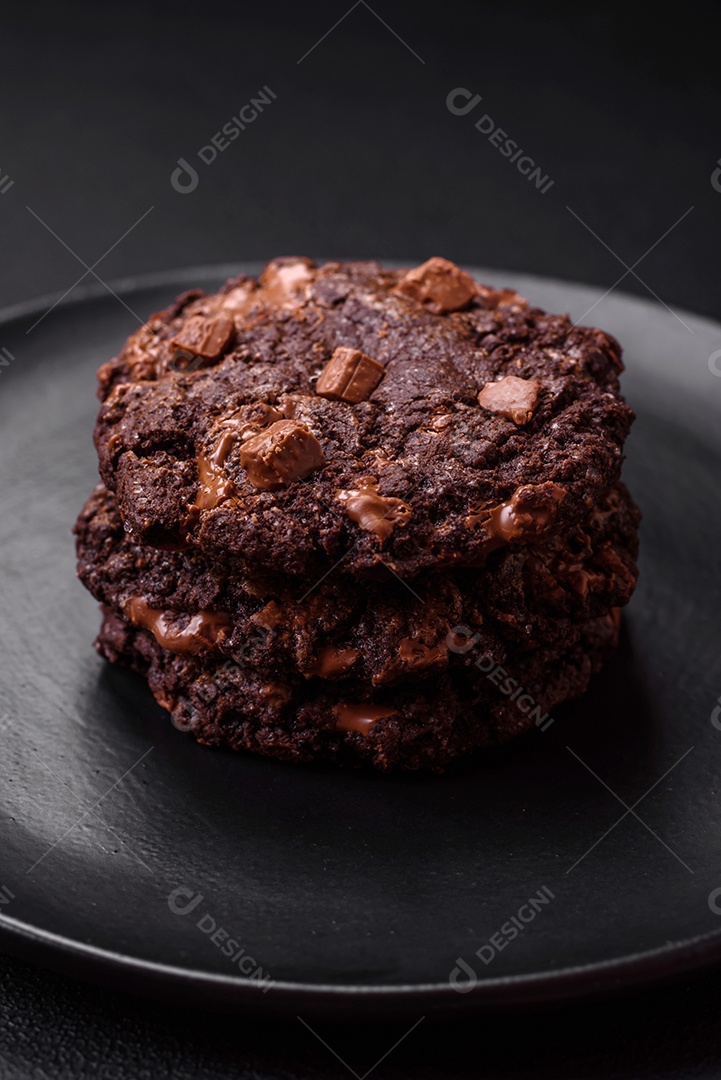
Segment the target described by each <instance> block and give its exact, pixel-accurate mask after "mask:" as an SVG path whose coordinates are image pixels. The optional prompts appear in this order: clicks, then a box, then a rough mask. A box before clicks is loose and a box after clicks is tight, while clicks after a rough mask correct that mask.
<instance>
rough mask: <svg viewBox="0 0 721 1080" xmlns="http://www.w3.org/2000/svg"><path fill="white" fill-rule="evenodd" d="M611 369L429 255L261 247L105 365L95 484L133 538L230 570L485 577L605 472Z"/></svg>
mask: <svg viewBox="0 0 721 1080" xmlns="http://www.w3.org/2000/svg"><path fill="white" fill-rule="evenodd" d="M621 369H622V365H621V360H620V348H619V346H618V343H617V342H616V341H615V340H614V339H613V338H611V337H610V336H609V335H607V334H604V333H602V332H601V331H599V330H593V329H588V328H582V327H577V326H574V325H573V323H571V321H570V320H569V318H568V317H567V316H565V315H547V314H545V313H544V312H542V311H540V310H539V309H538V308H533V307H531V306H530V305H529V304H528V303H527V301H525V300H524V299H523V298H522V297H520V296H518V295H517V294H516V293H515V292H512V291H510V290H500V291H499V290H495V289H492V288H489V287H488V286H484V285H480V284H477V283H476V282H475V281H474V280H473V279H472V278H471V277H470V276H469V275H468V274H466V273H465V272H464V271H462V270H460V269H459V268H458V267H457V266H454V264H452V263H449V262H447V261H446V260H443V259H431V260H429V261H428V262H427V263H424V264H423V265H422V266H420V267H416V268H415V269H413V270H409V271H400V270H385V269H383V268H382V267H381V266H380V265H379V264H377V263H327V264H325V265H324V266H321V267H316V266H315V265H314V264H313V263H312V262H311V261H310V260H308V259H300V258H298V259H279V260H275V261H274V262H271V263H269V264H268V266H267V267H266V268H265V270H264V271H263V273H262V274H261V275H260V278H259V279H258V281H255V280H253V279H252V278H249V277H241V278H237V279H234V280H231V281H229V282H227V283H226V285H225V286H224V287H223V288H222V289H221V290H220V292H218V293H216V294H214V295H211V296H205V295H203V294H202V293H198V292H191V293H187V294H185V295H184V296H182V297H180V298H179V299H178V300H177V301H176V303H175V304H174V305H173V306H172V307H170V308H168V309H167V310H166V311H163V312H161V313H159V314H158V315H155V316H153V317H152V318H151V319H150V320H149V322H148V324H147V325H146V326H144V327H143V328H142V329H141V330H139V331H138V332H137V333H136V334H134V335H133V337H131V338H130V340H129V341H128V343H127V345H126V346H125V347H124V349H123V350H122V351H121V352H120V354H119V355H118V356H117V357H116V358H115V359H114V360H111V361H110V362H109V363H108V364H106V365H105V366H104V367H103V368H101V370H100V395H101V399H102V406H101V409H100V414H99V417H98V422H97V426H96V433H95V435H96V445H97V449H98V455H99V460H100V469H101V475H102V477H103V480H104V482H105V484H106V485H107V487H108V488H109V489H110V490H111V491H112V492H113V493H114V494H115V497H116V499H117V504H118V508H119V511H120V514H121V516H122V518H123V521H124V523H125V527H126V529H128V531H129V532H130V534H131V535H132V537H133V538H134V540H135V541H136V542H138V543H140V544H147V545H151V546H156V547H167V546H168V545H188V546H190V547H191V548H197V549H200V550H201V551H202V552H203V553H204V554H205V556H206V557H207V558H208V559H209V560H210V561H211V562H212V563H214V564H216V563H221V562H227V563H229V564H233V565H234V566H237V567H240V568H242V570H243V572H244V573H247V574H253V573H257V572H258V571H274V572H281V573H283V574H288V575H297V576H299V577H302V578H304V579H307V578H309V577H311V576H313V575H315V576H316V577H320V576H321V575H322V574H324V573H325V572H326V571H327V570H328V569H329V568H330V567H331V566H333V565H334V563H336V562H339V560H342V563H341V569H342V573H343V574H344V575H346V576H348V575H353V576H357V575H364V576H367V575H369V574H373V573H376V572H378V571H379V570H380V572H383V573H387V570H385V567H390V568H391V570H393V571H394V572H395V573H397V574H400V575H401V576H404V577H412V576H414V575H416V574H419V573H422V572H425V571H428V570H431V569H447V568H459V567H467V568H473V567H482V566H483V565H484V563H485V561H486V559H487V558H488V556H489V555H490V554H491V553H492V552H494V551H496V550H498V549H500V548H509V549H511V550H518V549H520V548H523V547H526V546H530V545H533V546H539V545H544V544H545V543H546V542H547V541H548V540H550V538H551V537H552V536H553V535H554V534H557V533H559V532H562V531H565V530H568V529H570V528H573V527H574V526H575V525H577V524H578V523H579V522H581V521H584V520H585V519H587V517H588V515H589V513H590V512H591V510H592V509H593V507H594V506H597V505H598V504H599V503H600V501H601V500H602V499H603V497H604V496H605V495H606V493H607V492H608V491H609V489H610V488H611V487H612V486H613V485H614V484H615V483H616V482H617V480H618V477H619V472H620V466H621V457H622V448H623V442H624V439H625V437H626V435H627V433H628V429H629V425H630V423H631V419H632V413H631V410H630V409H629V408H628V407H627V406H626V405H625V404H624V402H623V401H622V399H621V398H620V396H619V386H618V376H619V373H620V371H621Z"/></svg>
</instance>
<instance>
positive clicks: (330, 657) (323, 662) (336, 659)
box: [312, 645, 360, 679]
mask: <svg viewBox="0 0 721 1080" xmlns="http://www.w3.org/2000/svg"><path fill="white" fill-rule="evenodd" d="M359 656H360V653H359V652H358V650H357V649H345V648H340V647H339V646H337V645H325V646H324V647H323V648H322V649H321V650H320V652H319V653H318V659H317V661H316V663H315V666H314V668H313V672H312V674H313V675H317V676H318V677H319V678H321V679H337V678H338V677H339V676H340V675H345V673H346V672H347V671H350V669H351V668H352V667H353V665H354V664H355V662H356V660H357V659H358V657H359Z"/></svg>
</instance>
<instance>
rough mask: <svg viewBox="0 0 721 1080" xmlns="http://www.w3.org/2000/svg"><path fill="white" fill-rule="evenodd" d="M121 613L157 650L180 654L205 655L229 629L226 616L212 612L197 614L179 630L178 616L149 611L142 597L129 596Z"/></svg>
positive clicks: (148, 606)
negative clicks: (151, 638) (150, 638)
mask: <svg viewBox="0 0 721 1080" xmlns="http://www.w3.org/2000/svg"><path fill="white" fill-rule="evenodd" d="M123 612H124V615H125V618H126V619H127V620H128V622H131V623H132V624H133V626H138V627H140V628H141V629H142V630H149V631H150V632H151V633H152V634H153V636H154V638H155V640H156V641H157V643H158V645H160V647H161V648H163V649H167V650H168V652H172V653H179V654H181V655H183V654H189V655H195V654H196V653H201V652H207V651H208V649H212V648H213V647H214V646H215V645H216V644H217V642H218V641H219V640H220V639H221V638H223V637H225V636H226V634H227V633H228V631H229V629H230V620H229V619H228V616H227V615H223V614H220V613H217V612H213V611H199V612H198V613H197V615H192V616H191V617H190V618H189V619H188V621H187V622H186V624H185V626H182V627H179V626H177V622H178V618H179V614H178V613H176V612H168V611H160V610H158V609H157V608H151V606H150V604H148V602H147V601H146V600H144V599H143V597H142V596H133V597H131V598H130V600H128V602H127V603H126V604H125V607H124V609H123ZM180 617H181V618H182V616H180Z"/></svg>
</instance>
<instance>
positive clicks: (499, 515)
mask: <svg viewBox="0 0 721 1080" xmlns="http://www.w3.org/2000/svg"><path fill="white" fill-rule="evenodd" d="M565 495H566V492H565V491H564V489H563V488H562V487H560V486H559V485H558V484H554V483H552V482H548V483H545V484H524V485H523V486H522V487H519V488H517V489H516V491H514V493H513V495H512V497H511V498H510V499H509V501H508V502H505V503H501V505H500V506H494V507H493V509H491V510H488V511H486V512H485V513H486V518H485V520H483V522H482V524H483V528H484V529H485V531H486V532H487V533H488V535H489V537H490V539H491V541H492V542H493V541H501V542H504V543H510V542H511V541H512V540H523V541H527V540H532V539H536V538H537V537H538V536H540V535H541V534H542V533H545V532H546V531H547V530H548V528H549V526H551V525H552V524H553V520H554V518H555V516H556V511H557V509H558V506H559V504H560V503H561V501H562V500H563V499H564V498H565Z"/></svg>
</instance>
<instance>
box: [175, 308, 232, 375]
mask: <svg viewBox="0 0 721 1080" xmlns="http://www.w3.org/2000/svg"><path fill="white" fill-rule="evenodd" d="M234 330H235V323H234V322H233V320H232V319H231V317H230V316H229V315H223V314H220V315H214V316H205V315H192V316H191V317H190V318H189V319H188V320H187V322H186V323H185V324H184V326H183V327H182V328H181V329H180V330H179V331H178V333H177V334H176V335H175V337H174V338H172V339H171V342H170V344H171V345H175V346H176V348H178V349H181V350H182V351H183V352H185V353H189V354H191V355H190V356H189V357H186V358H185V359H187V360H188V361H189V363H188V366H189V364H190V362H191V357H192V356H201V357H202V358H203V359H204V360H217V359H218V357H219V356H222V354H223V353H224V352H225V350H226V349H227V347H228V343H229V341H230V339H231V337H232V336H233V331H234ZM182 361H183V357H182V356H180V357H177V355H176V366H177V367H180V366H181V365H182Z"/></svg>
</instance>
